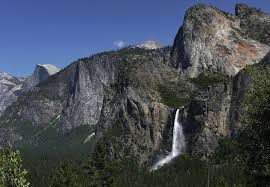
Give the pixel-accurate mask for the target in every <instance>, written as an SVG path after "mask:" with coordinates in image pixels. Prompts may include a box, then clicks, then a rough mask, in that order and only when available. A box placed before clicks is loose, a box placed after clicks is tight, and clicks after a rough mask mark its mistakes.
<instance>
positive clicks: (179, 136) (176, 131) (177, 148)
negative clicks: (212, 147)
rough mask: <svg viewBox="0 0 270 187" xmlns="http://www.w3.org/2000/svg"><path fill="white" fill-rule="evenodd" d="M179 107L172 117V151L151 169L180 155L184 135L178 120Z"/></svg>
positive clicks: (157, 167)
mask: <svg viewBox="0 0 270 187" xmlns="http://www.w3.org/2000/svg"><path fill="white" fill-rule="evenodd" d="M178 117H179V109H177V111H176V114H175V118H174V127H173V142H172V152H171V153H170V154H169V155H167V156H166V157H165V158H163V159H161V160H160V161H158V162H157V163H156V164H155V165H154V166H153V167H152V169H151V170H157V169H159V168H160V167H162V166H163V165H165V164H167V163H169V162H170V161H171V160H172V159H173V158H175V157H177V156H178V155H180V154H181V153H182V152H183V151H184V148H185V136H184V133H183V128H182V125H181V123H179V121H178Z"/></svg>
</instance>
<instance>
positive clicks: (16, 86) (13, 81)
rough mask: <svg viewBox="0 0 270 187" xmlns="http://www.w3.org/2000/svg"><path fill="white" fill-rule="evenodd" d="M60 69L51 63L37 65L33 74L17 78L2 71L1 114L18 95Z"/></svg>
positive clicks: (0, 89)
mask: <svg viewBox="0 0 270 187" xmlns="http://www.w3.org/2000/svg"><path fill="white" fill-rule="evenodd" d="M58 71H59V69H58V68H57V67H55V66H53V65H50V64H44V65H37V66H36V68H35V71H34V73H33V75H32V76H30V77H27V78H17V77H14V76H12V75H9V74H7V73H0V116H1V115H2V114H3V112H4V111H5V109H6V108H7V107H8V106H10V105H11V104H12V103H13V102H15V101H16V100H17V97H18V96H20V95H22V94H23V93H25V92H27V91H29V90H30V89H31V88H33V87H34V86H36V85H37V84H39V83H40V82H42V81H45V80H47V79H48V78H49V76H51V75H54V74H55V73H57V72H58Z"/></svg>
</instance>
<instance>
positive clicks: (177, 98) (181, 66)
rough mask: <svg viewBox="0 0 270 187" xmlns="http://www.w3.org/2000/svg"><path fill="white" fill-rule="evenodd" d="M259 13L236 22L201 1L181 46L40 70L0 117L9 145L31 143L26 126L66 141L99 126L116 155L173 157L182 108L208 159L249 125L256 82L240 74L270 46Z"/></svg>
mask: <svg viewBox="0 0 270 187" xmlns="http://www.w3.org/2000/svg"><path fill="white" fill-rule="evenodd" d="M254 15H256V16H255V17H256V19H259V20H262V21H261V22H258V23H260V24H262V23H264V21H263V20H268V17H267V16H266V14H264V13H259V12H258V11H257V10H254V9H250V8H249V7H246V6H244V5H238V7H237V8H236V16H233V15H229V14H226V13H224V12H222V11H220V10H218V9H216V8H213V7H209V6H205V5H196V6H194V7H192V8H190V9H189V10H188V11H187V14H186V16H185V19H184V23H183V25H182V26H181V27H180V29H179V32H178V33H177V36H176V37H175V41H174V44H173V48H172V49H171V48H160V47H161V46H158V48H155V49H154V50H152V49H150V48H145V46H142V47H141V46H138V47H130V48H125V49H121V50H119V51H113V52H105V53H101V54H97V55H94V56H91V57H88V58H83V59H79V60H78V61H76V62H74V63H72V64H71V65H69V66H68V67H66V68H65V69H63V70H62V71H60V72H58V69H57V68H52V67H49V66H48V65H38V66H37V68H36V70H35V73H34V74H33V75H32V76H31V77H30V78H28V80H27V81H26V82H27V83H28V85H30V86H29V87H27V90H28V92H27V93H25V94H23V95H20V97H19V98H18V100H17V102H15V103H13V104H12V105H11V106H10V107H8V108H7V110H6V111H5V113H4V115H3V116H2V117H1V119H0V127H1V128H0V144H5V143H7V142H12V143H13V142H19V141H21V140H22V139H23V138H26V139H27V138H28V137H25V136H22V132H21V131H22V129H23V128H22V126H23V125H22V124H25V123H27V124H30V126H31V128H32V129H34V130H35V131H36V129H40V128H41V129H43V130H42V132H43V131H46V129H47V128H49V127H52V128H53V129H54V130H56V131H57V132H63V133H62V134H64V135H65V134H68V133H69V132H70V131H72V130H73V129H76V128H79V127H82V126H86V125H87V126H91V127H94V128H95V134H96V138H97V140H98V143H104V144H106V145H108V146H107V147H108V148H109V150H108V154H109V155H110V158H111V159H119V158H123V157H129V156H131V155H132V156H134V157H136V158H138V160H139V163H140V164H147V163H149V161H150V160H151V159H152V158H153V156H155V155H157V154H158V153H161V154H162V153H163V154H164V153H166V152H169V151H170V149H171V142H172V129H173V119H174V112H175V110H176V109H177V108H181V112H180V118H181V123H182V125H183V128H184V133H185V137H186V141H187V144H188V146H187V152H188V153H189V154H191V155H193V156H198V157H200V158H207V156H208V155H209V154H211V153H212V152H213V151H214V150H215V148H216V147H217V146H218V141H219V140H220V139H221V138H224V137H233V136H234V135H235V133H236V129H237V127H238V126H239V125H240V124H239V118H240V115H241V112H240V104H241V102H242V100H243V98H244V95H245V91H246V89H247V88H248V86H249V83H250V78H249V77H248V76H244V75H242V74H240V73H238V72H239V71H240V72H241V69H243V68H245V66H247V65H252V64H256V63H259V62H260V61H261V60H262V59H263V58H264V57H265V55H266V54H267V53H268V51H269V46H268V45H267V42H262V40H261V38H256V37H253V35H248V33H250V34H251V33H252V29H250V28H249V25H250V23H253V22H249V21H250V19H251V17H252V19H253V18H254ZM245 23H248V24H245ZM269 30H270V27H269ZM266 34H267V33H266ZM269 38H270V37H269ZM148 44H149V43H148ZM149 45H150V44H149ZM151 46H152V44H151V45H150V47H151ZM264 60H265V58H264ZM56 72H58V73H56ZM54 73H56V74H54ZM52 74H54V75H52ZM204 74H205V75H207V76H208V77H203V76H200V75H204ZM235 75H236V76H235ZM216 76H219V78H220V76H221V77H222V79H219V78H217V77H216ZM196 78H197V79H196ZM11 82H12V81H11ZM37 83H39V84H38V85H36V84H37ZM11 84H12V83H11ZM33 86H34V87H33ZM52 124H53V125H52ZM50 125H51V126H50ZM7 126H8V127H7ZM91 133H93V132H89V135H90V134H91ZM35 138H38V137H37V136H35ZM83 138H85V137H82V139H83ZM29 144H30V143H29ZM35 146H36V145H35ZM153 160H154V159H153Z"/></svg>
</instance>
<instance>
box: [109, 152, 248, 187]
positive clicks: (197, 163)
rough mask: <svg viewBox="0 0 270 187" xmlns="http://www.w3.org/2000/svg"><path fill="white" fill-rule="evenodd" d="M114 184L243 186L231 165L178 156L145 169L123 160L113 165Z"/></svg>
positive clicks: (139, 186)
mask: <svg viewBox="0 0 270 187" xmlns="http://www.w3.org/2000/svg"><path fill="white" fill-rule="evenodd" d="M117 167H118V168H116V169H115V170H114V171H115V174H114V183H113V184H114V186H138V187H141V186H160V187H166V186H207V185H208V184H209V186H244V184H245V183H244V181H243V180H242V179H241V178H239V175H238V173H237V171H236V170H235V168H234V167H231V166H229V165H226V166H225V165H210V164H209V163H207V162H205V161H201V160H196V159H190V158H188V157H186V156H181V157H179V158H177V159H176V160H174V161H173V163H172V164H171V165H168V166H165V167H164V168H161V169H160V170H157V171H153V172H149V171H148V170H147V169H146V168H139V167H138V165H137V164H136V162H135V161H132V160H131V161H130V160H125V161H121V162H119V163H118V165H117Z"/></svg>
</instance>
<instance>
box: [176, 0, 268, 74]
mask: <svg viewBox="0 0 270 187" xmlns="http://www.w3.org/2000/svg"><path fill="white" fill-rule="evenodd" d="M242 19H243V18H242V17H237V16H232V15H229V14H226V13H224V12H221V11H220V10H218V9H216V8H213V7H209V6H205V5H196V6H194V7H192V8H190V9H189V10H188V11H187V13H186V16H185V19H184V23H183V26H182V27H181V28H180V30H179V32H178V34H177V36H176V38H175V41H174V45H173V50H172V53H171V54H172V59H171V65H172V66H173V67H175V68H177V69H178V70H179V71H180V72H182V73H184V74H185V75H186V76H188V77H197V76H198V75H199V74H200V73H202V72H206V71H210V72H219V73H224V74H227V75H230V76H234V75H236V74H237V73H238V72H239V71H240V70H241V69H243V68H244V67H245V66H246V65H250V64H255V63H258V62H260V60H261V59H262V58H263V57H264V56H265V55H266V54H267V52H268V51H269V47H268V46H267V45H265V44H262V43H260V41H255V40H252V38H247V37H245V36H244V35H243V33H242V28H241V25H240V23H241V22H242ZM268 28H270V27H268Z"/></svg>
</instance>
